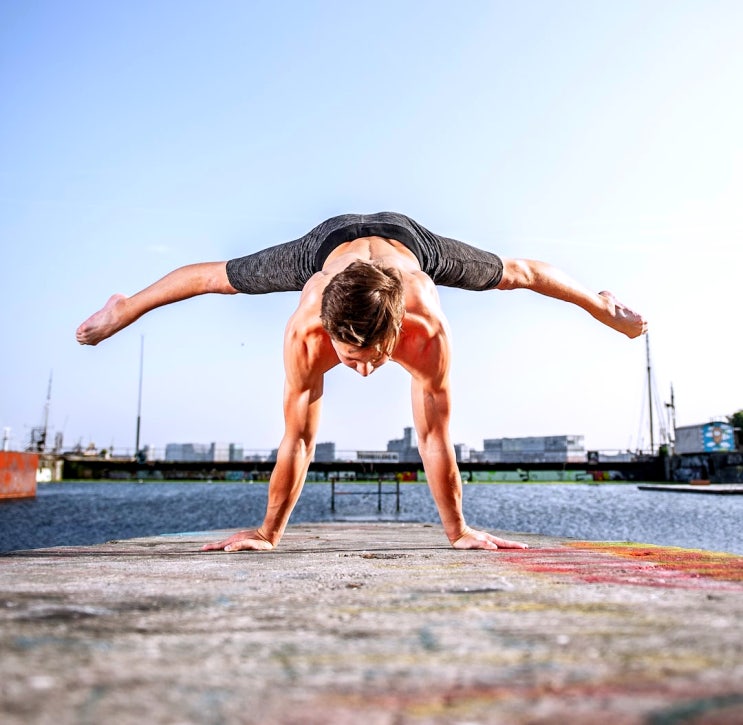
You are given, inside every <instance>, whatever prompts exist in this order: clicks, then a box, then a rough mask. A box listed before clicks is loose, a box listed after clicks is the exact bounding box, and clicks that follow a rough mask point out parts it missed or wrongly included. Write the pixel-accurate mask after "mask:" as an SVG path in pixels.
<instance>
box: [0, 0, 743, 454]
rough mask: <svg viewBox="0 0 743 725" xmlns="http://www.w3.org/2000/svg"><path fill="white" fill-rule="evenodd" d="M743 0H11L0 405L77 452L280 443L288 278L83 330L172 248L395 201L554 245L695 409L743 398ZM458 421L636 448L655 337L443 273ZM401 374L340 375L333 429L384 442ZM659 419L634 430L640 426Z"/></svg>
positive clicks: (516, 239) (6, 417)
mask: <svg viewBox="0 0 743 725" xmlns="http://www.w3.org/2000/svg"><path fill="white" fill-rule="evenodd" d="M742 34H743V3H741V2H739V0H732V1H731V2H723V1H720V2H718V1H715V0H697V1H694V2H689V1H686V0H670V1H666V0H654V1H653V2H647V0H638V1H636V0H622V2H596V1H595V0H588V1H585V2H583V1H580V0H544V1H535V0H524V1H520V2H511V1H510V0H509V1H507V2H501V1H498V0H489V1H484V0H466V1H464V2H460V3H452V2H451V1H450V0H447V1H446V2H444V1H439V0H377V1H376V2H374V3H355V2H346V1H341V0H337V1H331V0H322V1H313V0H303V1H299V0H284V1H276V0H265V1H262V2H250V1H247V0H234V1H226V0H214V1H213V2H210V3H203V2H196V1H195V0H174V1H173V2H164V1H162V0H147V1H146V2H145V1H141V2H140V1H136V0H129V1H128V2H125V3H100V2H95V1H92V0H91V1H87V2H82V1H79V0H67V1H66V2H56V1H45V0H4V2H3V3H2V4H0V245H1V252H0V303H1V304H2V323H1V324H2V337H1V338H0V339H2V343H0V344H1V345H2V350H1V351H0V352H1V354H0V366H1V367H0V371H1V373H2V375H1V380H2V383H1V385H2V387H1V388H0V426H2V427H10V428H11V438H12V443H13V446H14V447H21V446H23V445H24V444H25V443H26V442H27V440H28V436H29V433H30V428H31V427H32V426H35V425H39V424H40V423H41V421H42V416H43V408H44V400H45V396H46V388H47V382H48V378H49V374H50V372H51V371H53V378H54V382H53V392H52V405H51V413H50V426H51V433H52V434H53V433H55V432H57V431H61V432H63V434H64V438H65V444H66V445H67V446H72V445H73V444H75V443H77V442H82V443H83V445H87V444H88V443H89V442H91V441H92V442H94V443H96V444H97V445H98V446H100V447H107V446H111V445H113V446H114V447H116V448H132V447H133V445H134V439H135V423H136V414H137V388H138V377H139V359H140V344H141V340H142V338H143V336H144V351H145V354H144V378H143V380H144V384H143V404H142V443H145V444H150V445H152V446H156V447H160V446H164V445H165V444H166V443H168V442H202V443H209V442H212V441H219V442H236V443H241V444H244V445H245V446H246V447H247V448H250V449H270V448H274V447H276V446H277V445H278V442H279V440H280V437H281V432H282V417H281V390H282V372H281V366H282V363H281V337H282V332H283V326H284V323H285V321H286V318H287V317H288V315H289V314H290V313H291V311H292V310H293V309H294V307H295V305H296V303H297V299H298V295H296V294H295V293H286V294H283V295H271V296H262V297H248V296H242V295H241V296H237V297H234V296H227V297H210V298H207V297H201V298H198V299H194V300H190V301H188V302H183V303H180V304H177V305H174V306H172V307H168V308H164V309H160V310H157V311H156V312H153V313H151V314H150V315H149V316H146V317H145V318H143V319H141V320H140V321H139V322H137V323H135V324H134V325H133V326H131V327H130V328H128V329H126V330H125V331H123V332H121V333H119V334H118V335H117V336H115V337H114V338H112V339H111V340H108V341H106V342H104V343H102V344H100V345H99V346H97V347H81V346H79V345H78V344H77V343H76V342H75V339H74V331H75V328H76V327H77V325H78V324H79V323H80V322H81V321H82V320H83V319H85V318H86V317H88V316H89V315H90V314H91V313H92V312H94V311H95V310H97V309H98V308H99V307H100V306H101V305H102V304H103V303H104V302H105V301H106V299H107V298H108V296H109V295H110V294H111V293H113V292H124V293H126V294H130V293H133V292H135V291H137V290H138V289H140V288H142V287H144V286H146V285H147V284H149V283H150V282H152V281H154V280H155V279H157V278H159V277H161V276H162V275H164V274H165V273H166V272H168V271H170V270H171V269H173V268H175V267H178V266H181V265H184V264H188V263H191V262H197V261H209V260H224V259H229V258H231V257H235V256H242V255H243V254H246V253H249V252H251V251H255V250H257V249H259V248H262V247H264V246H268V245H270V244H275V243H278V242H282V241H287V240H289V239H294V238H296V237H298V236H300V235H301V234H303V233H304V232H306V231H307V230H309V229H310V228H311V227H313V226H315V224H317V223H318V222H320V221H322V220H323V219H325V218H327V217H328V216H331V215H333V214H339V213H346V212H358V213H370V212H374V211H380V210H393V211H400V212H403V213H406V214H408V215H410V216H412V217H414V218H416V219H417V220H418V221H420V222H421V223H422V224H424V225H425V226H427V227H429V228H430V229H432V230H434V231H436V232H438V233H440V234H444V235H446V236H452V237H456V238H460V239H464V240H468V241H471V242H474V243H476V244H478V245H479V246H483V247H485V248H488V249H491V250H493V251H495V252H497V253H499V254H501V255H503V256H525V257H533V258H537V259H544V260H547V261H550V262H552V263H554V264H557V265H558V266H560V267H562V268H564V269H566V270H567V271H569V272H570V273H571V274H572V275H573V276H575V277H576V278H577V279H579V280H581V281H582V282H584V283H586V284H587V285H589V286H590V287H592V288H595V289H597V290H599V289H609V290H612V291H613V292H615V293H616V295H617V296H618V297H619V298H620V299H622V300H624V301H625V302H627V304H629V305H630V306H633V307H635V308H637V309H639V310H641V311H642V312H643V313H644V314H646V315H647V317H648V318H649V319H650V323H651V335H650V344H651V351H652V356H653V362H654V371H655V376H656V381H657V388H658V391H659V395H660V398H661V401H662V402H667V401H668V399H669V392H668V391H669V388H670V385H671V383H672V384H673V386H674V389H675V394H676V405H677V423H678V424H679V425H690V424H696V423H704V422H707V421H709V420H711V419H715V418H719V417H720V416H724V415H728V414H730V413H733V412H734V411H736V410H738V409H740V408H743V383H742V382H741V380H742V378H743V376H741V374H740V360H741V355H740V352H741V333H740V309H741V302H740V300H741V296H740V289H741V284H740V280H741V273H742V266H743V265H742V264H741V262H743V203H742V201H741V200H742V199H743V142H742V141H741V139H742V138H743V136H742V135H741V129H743V90H742V86H741V79H742V78H743V45H741V42H740V38H741V37H743V35H742ZM441 295H442V300H443V305H444V308H445V310H446V313H447V315H448V317H449V320H450V322H451V325H452V328H453V336H454V352H455V358H454V364H453V373H452V375H453V384H454V391H455V393H454V395H455V399H454V417H453V421H452V436H453V439H454V441H455V442H463V443H466V444H468V445H470V446H471V447H474V448H481V447H482V440H483V438H492V437H500V436H511V437H515V436H522V435H553V434H579V435H580V434H582V435H584V436H585V439H586V444H587V447H589V448H602V449H626V448H636V447H637V446H638V445H642V444H643V443H644V444H645V445H647V434H645V433H644V425H645V423H644V421H643V411H644V410H645V405H646V404H645V403H644V400H645V397H644V396H645V395H646V392H645V383H644V381H645V344H644V340H633V341H629V340H627V339H626V338H624V337H623V336H621V335H619V334H617V333H615V332H612V331H611V330H608V329H605V328H603V327H602V326H601V325H599V324H598V323H596V322H595V321H593V319H592V318H590V317H589V316H588V315H586V314H585V313H584V312H582V311H581V310H578V309H576V308H571V307H569V306H567V305H564V304H560V303H557V302H554V301H552V300H547V299H545V298H539V297H537V296H536V295H532V294H531V293H528V292H523V291H520V292H510V293H509V292H492V293H472V292H463V291H460V290H442V292H441ZM411 424H412V417H411V414H410V403H409V383H408V380H407V379H406V375H405V374H404V373H403V371H402V370H401V369H400V368H399V367H397V366H395V365H388V366H385V368H382V369H381V370H379V371H378V372H376V373H375V375H373V376H372V377H371V378H369V379H362V378H360V377H359V376H358V375H356V374H355V373H354V372H353V371H351V370H347V369H336V370H334V371H332V372H331V373H330V374H329V375H328V379H327V381H326V395H325V404H324V410H323V422H322V426H321V429H320V435H319V440H320V441H326V440H333V441H335V442H336V444H337V446H338V448H339V449H356V448H369V449H384V448H385V446H386V442H387V440H388V439H390V438H396V437H399V436H400V435H401V434H402V428H403V426H408V425H411ZM643 439H644V440H643Z"/></svg>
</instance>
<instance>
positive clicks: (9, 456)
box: [0, 451, 39, 498]
mask: <svg viewBox="0 0 743 725" xmlns="http://www.w3.org/2000/svg"><path fill="white" fill-rule="evenodd" d="M38 467H39V454H38V453H17V452H15V451H0V498H33V497H34V496H36V469H37V468H38Z"/></svg>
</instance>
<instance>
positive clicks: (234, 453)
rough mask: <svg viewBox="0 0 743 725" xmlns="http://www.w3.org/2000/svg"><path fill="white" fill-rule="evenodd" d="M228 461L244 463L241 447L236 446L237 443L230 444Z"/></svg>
mask: <svg viewBox="0 0 743 725" xmlns="http://www.w3.org/2000/svg"><path fill="white" fill-rule="evenodd" d="M228 460H229V461H230V462H231V463H232V462H237V461H244V460H245V454H244V452H243V447H242V446H238V445H237V443H230V446H229V453H228Z"/></svg>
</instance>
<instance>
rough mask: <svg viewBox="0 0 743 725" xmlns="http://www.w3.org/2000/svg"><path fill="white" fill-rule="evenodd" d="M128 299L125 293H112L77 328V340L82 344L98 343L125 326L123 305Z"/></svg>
mask: <svg viewBox="0 0 743 725" xmlns="http://www.w3.org/2000/svg"><path fill="white" fill-rule="evenodd" d="M126 300H127V297H126V296H125V295H122V294H115V295H112V296H111V297H110V298H109V300H108V302H106V304H105V305H103V307H102V308H101V309H100V310H98V312H96V313H95V314H94V315H91V316H90V317H89V318H88V319H87V320H85V322H83V324H82V325H80V327H78V328H77V332H76V333H75V337H76V338H77V341H78V342H79V343H80V344H81V345H97V344H98V343H99V342H101V340H105V339H106V338H108V337H111V335H113V334H114V333H115V332H118V331H119V330H120V329H121V328H122V327H125V326H126V323H124V322H123V319H122V309H121V307H122V304H123V303H124V302H125V301H126Z"/></svg>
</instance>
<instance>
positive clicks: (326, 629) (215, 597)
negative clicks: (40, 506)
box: [0, 523, 743, 725]
mask: <svg viewBox="0 0 743 725" xmlns="http://www.w3.org/2000/svg"><path fill="white" fill-rule="evenodd" d="M219 535H220V534H219V533H215V532H211V533H187V534H179V535H173V536H160V537H153V538H146V539H135V540H129V541H120V542H110V543H108V544H105V545H100V546H90V547H69V548H56V549H46V550H35V551H28V552H16V553H14V554H11V555H7V556H5V557H1V558H0V652H1V653H2V655H1V656H0V720H1V721H2V722H3V723H4V724H5V725H16V724H18V725H20V724H23V725H28V724H30V723H34V724H36V723H38V724H40V725H46V724H47V723H48V724H50V725H52V724H53V725H64V724H66V723H75V724H85V723H91V724H96V725H98V724H99V723H116V724H117V725H119V724H127V723H148V725H149V724H152V723H169V724H170V723H172V724H176V723H205V724H206V723H215V724H216V723H227V724H231V723H264V724H271V723H279V724H282V725H283V724H287V725H288V724H289V723H291V724H292V725H293V724H295V723H301V724H304V723H307V724H309V725H313V724H317V725H320V724H322V725H327V724H330V725H335V724H339V725H346V724H347V723H354V724H355V723H363V724H364V725H366V724H372V725H375V724H377V723H378V724H380V725H393V724H394V725H406V724H408V723H459V724H461V725H465V724H473V723H498V724H499V725H500V724H503V723H516V724H522V723H523V724H526V723H529V724H530V725H531V724H538V723H561V724H562V723H570V724H571V725H573V724H578V725H580V724H583V723H585V724H586V725H588V724H591V725H594V724H595V723H605V724H606V725H623V724H628V725H629V724H635V723H647V724H648V725H676V724H681V723H684V724H687V723H697V724H699V725H701V724H702V723H704V724H710V723H716V724H718V725H719V724H720V723H730V724H731V725H732V724H736V725H737V724H739V723H743V557H739V556H732V555H725V554H714V553H708V552H702V551H693V550H684V549H672V548H667V547H654V546H643V545H637V544H634V545H630V544H614V543H591V542H578V541H570V540H558V539H551V538H545V537H537V536H531V535H522V536H521V538H522V539H523V540H525V541H527V542H528V543H529V544H530V546H531V547H532V548H531V549H529V550H528V551H505V550H504V551H500V552H460V551H455V550H453V549H451V548H449V547H448V546H447V545H446V541H445V539H444V537H443V534H442V532H441V529H440V528H439V527H437V526H430V525H423V524H399V523H337V524H314V525H297V526H294V527H292V528H290V529H289V531H288V532H287V534H286V536H285V538H284V540H283V541H282V544H281V547H280V548H279V549H278V550H277V551H275V552H268V553H242V554H223V553H216V554H215V553H210V554H208V553H201V552H199V550H198V549H199V546H200V545H201V544H202V543H203V542H205V541H209V540H213V539H215V538H216V537H218V536H219ZM502 535H507V536H517V535H514V534H509V533H507V532H503V534H502Z"/></svg>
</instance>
